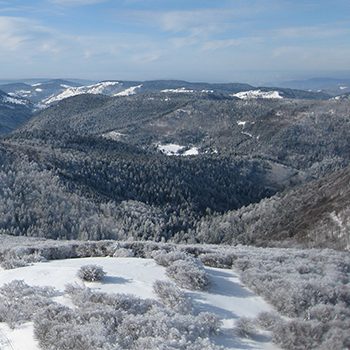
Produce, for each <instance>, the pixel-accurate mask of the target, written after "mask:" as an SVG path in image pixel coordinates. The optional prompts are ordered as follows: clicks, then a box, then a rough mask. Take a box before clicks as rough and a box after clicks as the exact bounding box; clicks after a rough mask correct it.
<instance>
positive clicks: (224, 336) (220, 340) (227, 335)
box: [212, 329, 271, 350]
mask: <svg viewBox="0 0 350 350" xmlns="http://www.w3.org/2000/svg"><path fill="white" fill-rule="evenodd" d="M212 340H214V342H215V344H216V345H219V346H224V347H225V348H229V349H246V350H250V349H255V350H256V349H259V348H258V347H257V346H259V345H258V344H257V342H258V343H268V342H269V341H271V338H270V337H268V336H266V335H263V334H254V335H252V336H251V337H250V338H241V337H239V336H238V335H236V334H235V333H234V330H233V329H221V330H220V331H219V333H218V334H217V335H216V336H214V337H212Z"/></svg>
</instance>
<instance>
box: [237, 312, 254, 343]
mask: <svg viewBox="0 0 350 350" xmlns="http://www.w3.org/2000/svg"><path fill="white" fill-rule="evenodd" d="M235 332H236V333H237V334H238V335H239V336H240V337H244V338H249V337H251V336H252V335H253V334H255V333H256V332H257V328H256V325H255V322H254V319H253V318H251V317H245V316H243V317H241V318H239V319H238V320H237V321H236V322H235Z"/></svg>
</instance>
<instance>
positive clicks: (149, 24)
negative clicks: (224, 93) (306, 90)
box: [0, 0, 350, 84]
mask: <svg viewBox="0 0 350 350" xmlns="http://www.w3.org/2000/svg"><path fill="white" fill-rule="evenodd" d="M312 77H336V78H350V1H349V0H332V1H329V0H327V1H325V0H294V1H293V0H279V1H276V0H215V1H211V0H176V1H173V0H31V1H28V0H11V1H6V0H0V79H22V78H65V79H67V78H79V79H89V80H95V81H101V80H138V81H140V80H141V81H143V80H155V79H181V80H187V81H206V82H225V83H226V82H242V83H254V84H259V83H269V82H272V83H273V82H277V81H284V80H293V79H308V78H312Z"/></svg>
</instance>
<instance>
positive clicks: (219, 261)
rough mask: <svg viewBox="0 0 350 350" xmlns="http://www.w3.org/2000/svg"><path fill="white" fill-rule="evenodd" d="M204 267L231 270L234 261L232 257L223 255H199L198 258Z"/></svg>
mask: <svg viewBox="0 0 350 350" xmlns="http://www.w3.org/2000/svg"><path fill="white" fill-rule="evenodd" d="M198 258H199V259H200V260H201V261H202V263H203V264H204V265H205V266H210V267H217V268H222V269H228V268H231V267H232V265H233V261H234V258H235V257H234V255H232V254H231V255H223V254H217V253H211V254H201V255H200V256H199V257H198Z"/></svg>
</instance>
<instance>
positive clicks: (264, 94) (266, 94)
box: [232, 90, 283, 100]
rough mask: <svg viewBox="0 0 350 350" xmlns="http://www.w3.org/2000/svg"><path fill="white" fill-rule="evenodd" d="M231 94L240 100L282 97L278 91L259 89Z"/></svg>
mask: <svg viewBox="0 0 350 350" xmlns="http://www.w3.org/2000/svg"><path fill="white" fill-rule="evenodd" d="M232 96H235V97H238V98H240V99H242V100H248V99H251V98H271V99H281V98H283V97H282V96H281V95H280V94H279V92H278V91H261V90H250V91H242V92H238V93H237V94H233V95H232Z"/></svg>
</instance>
